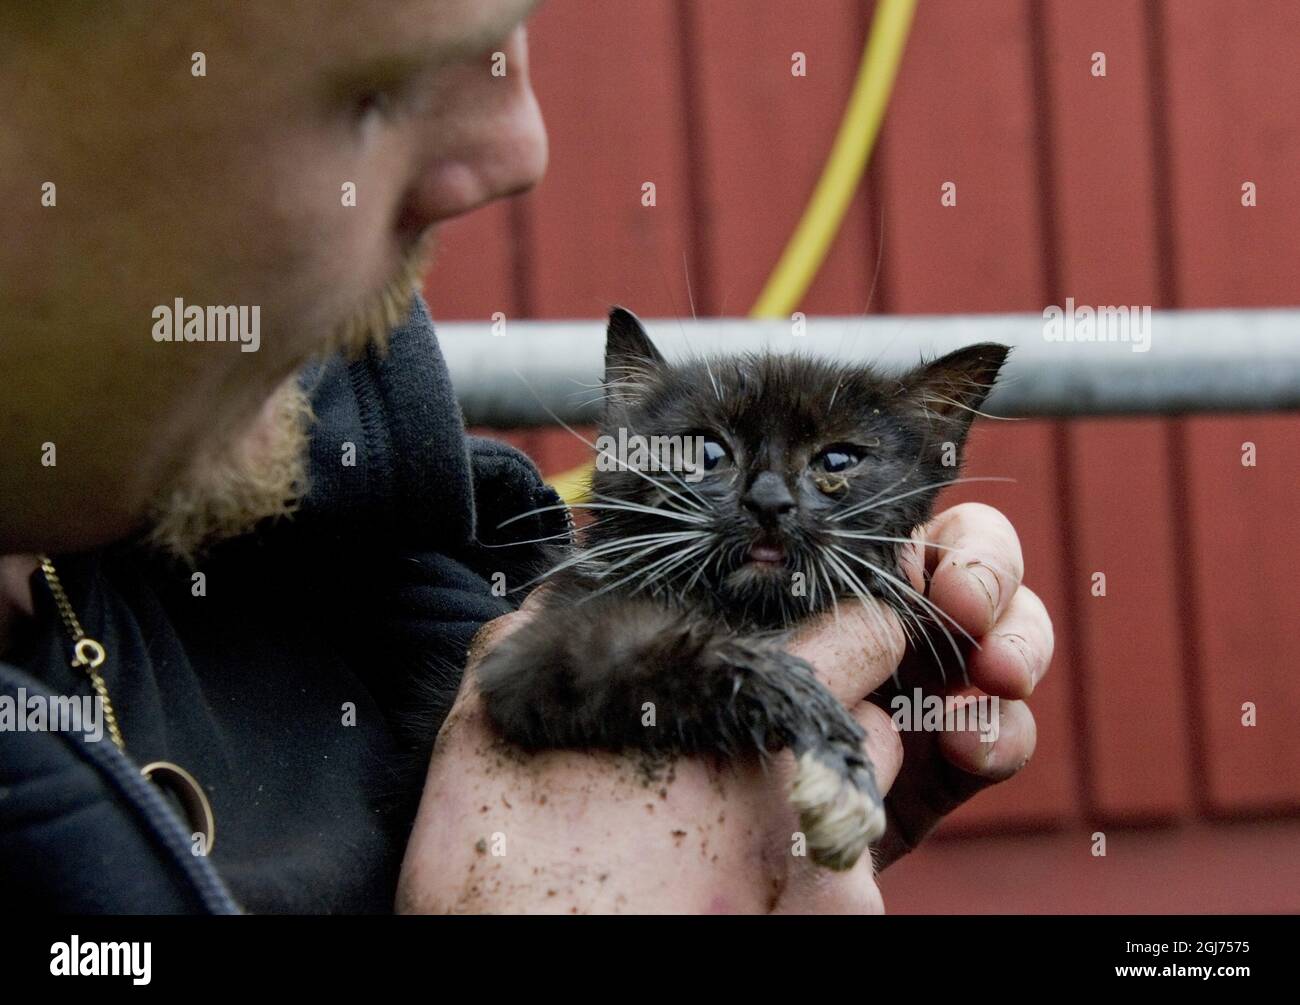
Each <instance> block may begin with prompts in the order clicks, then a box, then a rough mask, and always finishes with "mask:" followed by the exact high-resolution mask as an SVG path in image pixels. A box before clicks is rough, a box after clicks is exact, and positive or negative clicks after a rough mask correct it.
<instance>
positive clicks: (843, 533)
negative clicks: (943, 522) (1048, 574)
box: [827, 530, 1018, 578]
mask: <svg viewBox="0 0 1300 1005" xmlns="http://www.w3.org/2000/svg"><path fill="white" fill-rule="evenodd" d="M827 533H828V534H831V535H833V536H834V537H847V538H852V539H853V540H855V541H879V542H881V543H882V544H915V545H917V546H919V547H921V548H937V549H939V550H940V551H951V552H953V553H955V554H969V549H967V548H955V547H953V546H952V545H950V544H939V543H938V542H937V541H924V540H921V541H918V540H917V539H916V538H914V537H881V536H879V535H877V534H867V533H859V532H858V531H851V530H830V531H827ZM979 561H980V564H981V565H987V566H988V567H989V568H991V569H994V570H996V571H998V572H1001V573H1003V574H1004V575H1007V576H1011V577H1013V578H1018V577H1016V576H1015V573H1014V571H1013V570H1011V569H1009V568H1007V567H1006V566H1004V565H994V564H993V563H992V562H986V561H985V560H984V559H982V558H981V559H980V560H979Z"/></svg>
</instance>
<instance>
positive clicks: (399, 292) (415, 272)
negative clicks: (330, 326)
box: [319, 231, 434, 360]
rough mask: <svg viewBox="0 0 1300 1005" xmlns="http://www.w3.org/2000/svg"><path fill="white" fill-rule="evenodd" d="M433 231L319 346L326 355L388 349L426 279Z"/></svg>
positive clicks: (355, 356)
mask: <svg viewBox="0 0 1300 1005" xmlns="http://www.w3.org/2000/svg"><path fill="white" fill-rule="evenodd" d="M433 244H434V241H433V233H432V231H430V232H428V233H426V234H424V235H423V236H421V237H420V239H419V240H417V241H416V242H415V244H414V245H412V246H411V247H410V248H409V249H407V251H406V253H405V254H404V255H403V256H402V262H401V264H400V265H399V266H398V267H397V271H396V272H395V273H394V274H393V275H392V277H390V278H389V280H388V281H387V282H386V283H385V284H384V285H383V286H382V287H381V288H380V289H379V290H378V291H377V292H376V293H374V294H372V295H371V296H370V297H369V298H368V299H366V300H365V301H364V302H362V304H361V305H360V306H359V307H358V308H357V309H356V310H355V311H353V312H352V314H351V315H350V316H348V317H347V318H345V319H344V320H343V322H342V323H341V324H340V325H339V326H338V327H337V328H336V329H335V330H334V332H333V333H332V334H331V335H330V337H329V338H328V339H327V340H326V342H325V344H324V345H323V346H322V347H321V349H320V350H319V354H320V355H321V356H324V357H328V356H332V355H334V354H335V353H342V354H343V356H344V357H346V358H347V359H348V360H355V359H359V358H360V357H361V356H362V355H364V354H365V352H366V349H368V348H369V347H370V346H374V347H375V348H376V349H377V350H378V351H379V352H380V353H383V352H385V351H387V349H388V338H389V335H390V334H391V332H392V330H393V329H394V328H396V327H398V326H399V325H400V324H401V323H402V322H403V321H405V320H406V315H407V313H408V312H409V311H410V309H411V301H412V299H414V297H415V294H416V293H417V292H418V291H419V289H420V287H421V285H422V284H423V283H424V277H425V274H426V273H427V272H428V271H429V264H430V261H431V259H432V257H433Z"/></svg>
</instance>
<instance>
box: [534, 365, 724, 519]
mask: <svg viewBox="0 0 1300 1005" xmlns="http://www.w3.org/2000/svg"><path fill="white" fill-rule="evenodd" d="M514 373H515V376H516V377H518V378H519V380H520V381H522V383H523V385H524V386H525V387H527V388H528V390H529V393H531V394H532V396H533V397H534V398H536V399H537V403H538V404H539V405H541V406H542V409H543V410H544V411H545V412H546V414H547V415H549V416H550V417H551V419H552V420H553V421H554V422H555V424H556V425H558V426H560V427H561V428H562V429H564V430H565V431H566V432H568V433H569V434H570V435H571V436H573V437H574V438H575V439H577V440H578V441H579V442H581V443H585V444H586V445H587V446H589V447H591V449H592V450H594V451H596V455H597V456H601V455H602V454H603V455H604V456H606V457H609V458H610V459H612V460H613V461H614V463H616V464H618V465H619V466H620V467H621V468H622V469H623V470H624V471H631V472H632V473H633V474H635V475H638V476H640V477H641V478H644V479H645V480H646V481H648V482H649V483H650V484H651V485H655V486H657V487H658V488H660V489H663V490H664V491H665V492H667V493H669V494H670V495H672V496H675V497H676V498H678V499H680V500H681V501H682V502H684V503H686V505H688V506H689V507H690V508H691V509H698V510H700V512H701V513H703V512H705V510H704V509H703V508H702V507H699V506H696V505H695V503H693V502H691V501H690V500H689V499H687V498H686V497H685V496H683V495H681V494H680V493H678V492H674V491H673V490H672V489H671V488H669V487H668V486H667V485H665V484H663V483H662V482H656V481H655V479H653V478H651V477H650V476H649V475H647V474H646V473H645V472H644V471H641V470H640V469H639V468H637V467H635V466H634V465H631V464H628V463H627V462H626V461H624V460H622V459H620V458H619V457H618V456H617V455H615V454H612V453H610V452H609V451H608V450H601V449H600V448H599V447H598V446H596V444H594V443H592V442H591V440H589V439H587V438H586V437H585V436H583V435H582V434H581V433H579V432H578V431H577V430H576V429H574V428H573V427H572V426H570V425H569V424H568V423H567V422H565V421H564V420H563V419H561V418H560V417H559V416H558V415H556V414H555V411H554V410H553V409H552V408H551V407H550V406H549V405H547V404H546V402H544V401H543V400H542V398H541V396H540V395H538V393H537V392H536V391H535V390H534V389H533V386H532V385H531V384H529V383H528V381H527V380H526V379H525V378H524V376H523V374H521V373H520V372H519V371H518V370H516V371H515V372H514Z"/></svg>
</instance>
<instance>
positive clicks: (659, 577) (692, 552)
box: [631, 545, 703, 595]
mask: <svg viewBox="0 0 1300 1005" xmlns="http://www.w3.org/2000/svg"><path fill="white" fill-rule="evenodd" d="M702 548H703V545H696V546H695V547H693V548H687V549H686V550H685V551H683V552H681V553H680V554H679V555H678V556H677V557H676V559H675V560H674V561H672V562H669V563H668V564H667V565H665V566H664V567H663V568H661V569H658V570H657V571H656V572H655V573H654V575H653V576H650V577H649V578H647V579H646V581H645V582H644V583H641V584H640V585H638V586H637V587H636V589H634V590H633V591H632V594H631V595H635V594H637V593H639V592H640V591H641V590H643V589H645V587H647V586H649V587H651V589H654V588H656V586H657V585H658V584H660V583H661V582H662V583H667V582H669V581H670V576H669V574H670V573H671V572H672V571H673V570H674V569H676V568H677V567H678V566H680V565H683V564H685V563H687V562H689V561H690V560H691V559H692V558H694V557H695V556H696V555H698V554H699V553H700V551H701V549H702Z"/></svg>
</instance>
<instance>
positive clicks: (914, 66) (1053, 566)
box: [880, 0, 1078, 832]
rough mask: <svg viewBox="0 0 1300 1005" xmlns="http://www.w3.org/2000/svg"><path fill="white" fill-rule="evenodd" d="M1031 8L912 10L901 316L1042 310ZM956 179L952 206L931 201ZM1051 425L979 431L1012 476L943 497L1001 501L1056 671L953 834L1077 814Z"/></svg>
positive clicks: (894, 274) (900, 193)
mask: <svg viewBox="0 0 1300 1005" xmlns="http://www.w3.org/2000/svg"><path fill="white" fill-rule="evenodd" d="M1029 6H1030V5H1029V4H1026V3H1023V2H1019V0H991V2H985V3H980V4H921V5H920V6H919V7H918V8H917V13H916V20H915V22H914V25H913V28H912V33H911V37H910V39H909V41H908V48H907V53H906V54H905V55H904V57H903V63H902V67H901V69H900V71H899V79H898V82H897V84H896V87H895V92H894V97H893V101H892V106H891V108H890V111H889V116H888V118H887V120H886V123H885V137H884V145H883V146H882V148H881V165H880V166H881V170H882V174H881V177H880V188H881V192H882V197H883V199H884V203H885V231H886V238H885V252H884V265H883V270H882V272H883V276H882V278H883V280H884V282H885V283H886V285H887V287H888V290H889V295H890V309H891V310H893V311H897V312H898V313H901V314H910V313H954V312H956V313H966V312H982V311H1024V310H1034V311H1039V310H1042V307H1043V304H1044V299H1043V297H1044V283H1043V275H1044V271H1043V267H1042V256H1043V248H1044V243H1043V228H1042V226H1041V220H1040V189H1039V177H1038V166H1039V165H1038V159H1037V145H1038V142H1039V140H1038V126H1037V124H1036V122H1035V116H1034V106H1033V102H1034V100H1035V95H1034V63H1033V58H1032V52H1031V45H1030V39H1031V36H1030V33H1029V31H1028V30H1027V23H1028V20H1027V19H1028V14H1029ZM949 181H951V182H955V183H956V186H957V205H956V206H955V207H945V206H943V205H941V203H940V195H941V186H942V185H943V184H944V183H945V182H949ZM1055 437H1056V425H1055V424H1054V423H1050V422H1041V421H1035V422H1024V423H1015V424H1011V423H1007V424H1003V423H992V422H985V423H981V424H977V427H976V430H975V432H974V433H973V436H972V441H971V449H970V455H971V465H970V469H969V472H968V473H970V474H976V475H985V474H987V475H1001V476H1010V477H1014V478H1016V479H1018V481H1017V483H1016V484H1015V485H1011V486H1003V485H996V484H977V485H974V486H970V487H962V488H961V489H960V490H959V491H956V492H953V493H951V495H950V496H949V497H948V501H949V502H951V501H954V500H957V499H978V500H981V501H985V502H988V503H990V504H991V505H994V506H997V507H998V508H999V509H1001V510H1002V511H1003V512H1004V513H1006V514H1007V516H1008V517H1009V518H1010V519H1011V521H1012V522H1013V524H1014V525H1015V526H1016V529H1017V531H1018V532H1019V534H1020V537H1021V542H1022V545H1023V547H1024V551H1025V556H1026V565H1027V579H1026V581H1027V583H1028V584H1029V585H1030V586H1031V587H1032V588H1034V589H1035V590H1037V591H1038V592H1039V594H1040V595H1041V596H1042V597H1043V600H1044V602H1045V603H1046V604H1047V607H1048V610H1049V611H1051V612H1052V613H1053V615H1054V616H1058V617H1057V651H1056V658H1055V660H1054V662H1053V666H1052V669H1051V672H1050V673H1049V674H1048V675H1047V677H1046V679H1045V680H1044V681H1043V682H1042V683H1041V684H1040V686H1039V688H1038V689H1037V692H1036V694H1035V696H1034V698H1033V701H1032V705H1033V709H1034V714H1035V716H1036V718H1037V720H1038V737H1039V746H1038V752H1037V754H1036V756H1035V758H1034V760H1033V761H1032V762H1031V763H1030V765H1029V766H1028V767H1027V768H1026V769H1025V771H1024V773H1023V774H1022V776H1021V777H1019V778H1017V779H1015V780H1014V781H1013V782H1011V783H1009V784H1007V785H1002V786H995V787H994V789H993V790H991V791H989V792H988V793H984V794H981V795H980V797H979V798H977V799H975V800H973V801H971V802H970V803H968V804H967V805H966V806H965V807H963V808H962V809H961V810H959V811H958V812H957V813H956V814H954V815H953V817H952V818H951V819H950V821H949V822H948V823H947V824H945V829H946V830H947V831H949V832H952V831H961V830H970V829H981V828H983V829H987V828H988V827H990V826H999V825H1005V824H1021V823H1025V824H1043V823H1057V824H1060V823H1063V822H1066V821H1068V820H1070V819H1072V818H1074V817H1075V816H1077V813H1078V794H1077V791H1076V788H1075V767H1074V764H1075V736H1074V724H1073V722H1072V716H1071V712H1070V704H1071V683H1070V681H1069V679H1068V677H1067V675H1066V673H1065V669H1066V668H1067V667H1068V666H1069V665H1070V652H1071V647H1072V644H1073V640H1072V639H1071V638H1070V636H1069V631H1068V624H1063V623H1062V622H1061V620H1060V618H1059V612H1060V611H1061V610H1062V608H1063V605H1064V603H1065V602H1066V598H1065V594H1064V590H1063V580H1064V572H1063V569H1062V567H1061V566H1060V562H1059V559H1060V547H1059V539H1060V534H1061V530H1060V521H1061V514H1060V507H1059V499H1058V470H1057V458H1056V451H1055Z"/></svg>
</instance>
